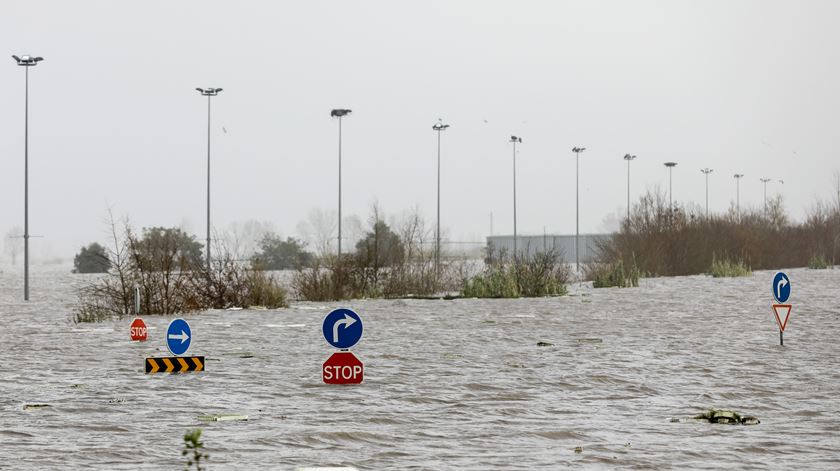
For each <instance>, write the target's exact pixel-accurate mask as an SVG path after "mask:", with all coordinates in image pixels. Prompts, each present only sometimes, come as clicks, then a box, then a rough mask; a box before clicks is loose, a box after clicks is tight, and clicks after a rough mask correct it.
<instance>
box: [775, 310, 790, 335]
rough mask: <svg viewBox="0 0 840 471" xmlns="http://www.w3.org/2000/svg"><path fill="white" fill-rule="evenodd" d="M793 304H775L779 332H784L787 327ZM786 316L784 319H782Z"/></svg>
mask: <svg viewBox="0 0 840 471" xmlns="http://www.w3.org/2000/svg"><path fill="white" fill-rule="evenodd" d="M792 307H793V306H792V305H790V304H774V305H773V314H775V315H776V323H777V324H779V332H784V331H785V327H787V322H788V318H789V317H790V309H791V308H792ZM782 317H784V320H783V319H782Z"/></svg>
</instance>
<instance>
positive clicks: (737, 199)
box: [734, 173, 744, 223]
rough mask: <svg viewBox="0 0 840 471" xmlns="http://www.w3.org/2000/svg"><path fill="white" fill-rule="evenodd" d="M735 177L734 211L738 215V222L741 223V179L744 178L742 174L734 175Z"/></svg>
mask: <svg viewBox="0 0 840 471" xmlns="http://www.w3.org/2000/svg"><path fill="white" fill-rule="evenodd" d="M734 177H735V210H736V211H737V214H738V222H739V223H740V222H741V178H743V177H744V174H743V173H736V174H735V175H734Z"/></svg>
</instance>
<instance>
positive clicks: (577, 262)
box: [572, 147, 586, 273]
mask: <svg viewBox="0 0 840 471" xmlns="http://www.w3.org/2000/svg"><path fill="white" fill-rule="evenodd" d="M585 150H586V147H573V148H572V152H574V153H575V265H576V267H577V272H578V273H580V153H581V152H583V151H585Z"/></svg>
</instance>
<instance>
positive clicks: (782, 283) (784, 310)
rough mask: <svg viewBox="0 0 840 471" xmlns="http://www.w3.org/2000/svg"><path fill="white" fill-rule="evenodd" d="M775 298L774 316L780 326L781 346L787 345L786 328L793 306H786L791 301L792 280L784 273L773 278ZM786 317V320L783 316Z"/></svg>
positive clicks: (779, 273)
mask: <svg viewBox="0 0 840 471" xmlns="http://www.w3.org/2000/svg"><path fill="white" fill-rule="evenodd" d="M772 289H773V298H775V299H776V303H774V304H773V305H772V307H773V315H774V316H776V324H778V325H779V345H781V346H784V345H785V337H784V334H785V327H787V323H788V319H789V318H790V310H791V308H793V305H791V304H785V303H786V302H787V300H788V299H790V278H788V276H787V275H786V274H784V273H783V272H778V273H776V275H775V276H774V277H773V287H772ZM783 315H784V319H782V316H783Z"/></svg>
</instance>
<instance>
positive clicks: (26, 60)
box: [12, 55, 44, 301]
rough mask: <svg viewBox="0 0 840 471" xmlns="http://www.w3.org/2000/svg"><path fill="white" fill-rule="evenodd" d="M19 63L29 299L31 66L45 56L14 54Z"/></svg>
mask: <svg viewBox="0 0 840 471" xmlns="http://www.w3.org/2000/svg"><path fill="white" fill-rule="evenodd" d="M12 58H13V59H14V60H15V61H16V62H17V65H19V66H23V67H24V68H25V69H26V73H25V74H24V112H23V122H24V124H23V299H24V301H29V68H30V67H32V66H35V65H38V62H41V61H42V60H44V58H43V57H32V56H29V55H23V56H21V57H18V56H16V55H12Z"/></svg>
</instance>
